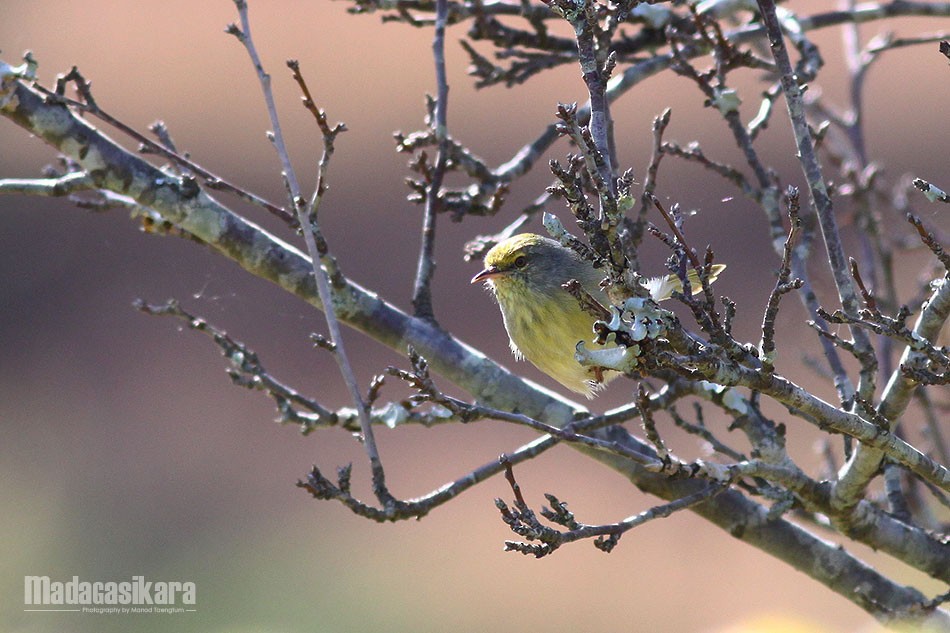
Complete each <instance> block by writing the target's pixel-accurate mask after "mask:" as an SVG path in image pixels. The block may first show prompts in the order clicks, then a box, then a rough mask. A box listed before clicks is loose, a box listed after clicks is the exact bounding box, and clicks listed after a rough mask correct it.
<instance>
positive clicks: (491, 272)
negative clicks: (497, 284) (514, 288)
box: [472, 266, 501, 284]
mask: <svg viewBox="0 0 950 633" xmlns="http://www.w3.org/2000/svg"><path fill="white" fill-rule="evenodd" d="M500 274H501V270H499V269H498V266H489V267H488V268H486V269H485V270H483V271H481V272H480V273H478V274H477V275H475V276H474V277H472V283H473V284H477V283H478V282H480V281H485V280H487V279H491V278H492V277H497V276H498V275H500Z"/></svg>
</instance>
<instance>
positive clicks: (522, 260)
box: [515, 255, 528, 268]
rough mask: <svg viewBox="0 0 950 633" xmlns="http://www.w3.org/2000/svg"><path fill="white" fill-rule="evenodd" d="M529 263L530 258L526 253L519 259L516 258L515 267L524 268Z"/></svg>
mask: <svg viewBox="0 0 950 633" xmlns="http://www.w3.org/2000/svg"><path fill="white" fill-rule="evenodd" d="M527 265H528V258H527V257H525V256H524V255H519V256H518V257H517V259H515V268H524V267H525V266H527Z"/></svg>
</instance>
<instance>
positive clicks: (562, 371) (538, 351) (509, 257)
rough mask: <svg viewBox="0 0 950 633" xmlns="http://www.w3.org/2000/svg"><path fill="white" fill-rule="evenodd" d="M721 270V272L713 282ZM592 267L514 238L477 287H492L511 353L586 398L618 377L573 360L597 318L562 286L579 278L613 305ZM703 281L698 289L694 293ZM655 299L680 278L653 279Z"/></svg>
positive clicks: (489, 261) (495, 255)
mask: <svg viewBox="0 0 950 633" xmlns="http://www.w3.org/2000/svg"><path fill="white" fill-rule="evenodd" d="M721 269H722V267H717V268H716V269H715V271H714V274H713V278H715V275H716V274H718V273H719V271H720V270H721ZM603 278H604V275H603V274H602V273H601V272H598V271H597V270H595V269H594V268H593V267H592V266H591V265H590V263H589V262H587V261H585V260H584V259H582V258H581V257H580V256H579V255H578V254H577V253H575V252H574V251H573V250H571V249H569V248H566V247H564V246H561V245H560V244H559V243H558V242H556V241H554V240H552V239H550V238H547V237H542V236H540V235H535V234H533V233H522V234H520V235H515V236H513V237H510V238H508V239H506V240H504V241H502V242H500V243H499V244H497V245H496V246H495V247H494V248H492V249H491V250H490V251H488V254H487V255H485V268H484V270H482V271H481V272H479V273H478V274H477V275H475V277H474V278H473V279H472V283H476V282H479V281H485V282H487V284H488V286H489V287H490V288H491V290H492V292H493V293H494V295H495V298H496V299H497V301H498V306H499V307H500V308H501V314H502V317H503V319H504V322H505V329H506V330H507V331H508V338H509V339H510V345H511V351H512V352H514V354H515V356H516V357H517V358H519V359H520V358H526V359H528V360H529V361H531V363H533V364H534V365H535V366H536V367H537V368H538V369H540V370H541V371H543V372H544V373H546V374H547V375H549V376H551V377H552V378H554V379H555V380H557V381H558V382H559V383H561V384H562V385H564V386H565V387H567V388H568V389H571V390H572V391H576V392H578V393H583V394H584V395H586V396H587V397H592V396H593V395H594V393H595V392H596V391H597V389H599V388H601V387H602V386H603V385H604V384H605V383H606V382H608V381H609V380H611V379H612V378H614V377H616V375H617V374H615V373H612V372H608V373H607V374H606V375H605V374H604V373H601V372H596V373H595V372H594V370H592V369H591V368H588V367H583V366H582V365H581V364H580V363H578V362H577V360H575V358H574V350H575V347H576V346H577V342H578V341H590V340H591V339H592V338H593V324H594V317H593V316H591V315H590V314H588V313H587V312H585V311H584V310H582V309H581V307H580V305H579V304H578V302H577V299H575V298H574V297H573V296H571V295H570V293H568V292H567V290H565V289H564V288H562V287H561V285H562V284H564V283H566V282H567V281H569V280H571V279H576V280H577V281H579V282H580V283H581V285H582V286H583V287H584V289H585V290H586V291H587V292H589V293H590V294H591V295H592V296H593V297H594V298H596V299H597V300H598V301H600V302H601V303H602V304H603V305H609V301H608V299H607V296H606V295H605V294H604V292H603V291H602V290H601V289H600V281H601V280H602V279H603ZM698 286H699V283H698V280H697V281H696V283H694V284H693V287H694V290H695V289H697V288H698ZM647 287H648V289H649V290H650V292H651V294H652V295H653V297H654V299H656V300H658V301H659V300H662V299H666V298H669V296H670V294H672V292H673V291H674V290H681V289H682V284H680V283H679V280H677V279H676V278H675V277H672V276H669V277H662V278H657V279H654V280H650V283H649V284H648V286H647Z"/></svg>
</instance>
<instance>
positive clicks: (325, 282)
mask: <svg viewBox="0 0 950 633" xmlns="http://www.w3.org/2000/svg"><path fill="white" fill-rule="evenodd" d="M234 4H235V6H236V7H237V9H238V13H239V14H240V17H241V27H240V28H238V27H237V26H236V25H233V24H232V25H231V26H230V27H229V28H228V32H229V33H231V34H233V35H235V36H236V37H237V38H238V40H239V41H240V42H241V43H242V44H243V45H244V47H245V49H247V53H248V55H249V56H250V58H251V62H252V63H253V65H254V68H255V70H256V71H257V77H258V79H259V80H260V84H261V90H262V92H263V95H264V101H265V103H266V105H267V113H268V115H269V116H270V121H271V126H272V127H273V132H272V133H271V139H272V141H273V143H274V147H275V149H276V150H277V155H278V157H279V158H280V161H281V165H282V168H283V176H284V179H285V182H286V184H287V188H288V190H289V194H290V198H291V200H290V201H291V204H292V205H293V207H294V209H295V210H296V212H297V219H298V221H299V222H300V225H301V227H303V228H304V230H303V237H304V242H305V243H306V245H307V253H308V254H309V255H310V261H311V264H312V266H313V274H314V277H315V279H316V282H317V292H318V293H319V295H320V301H321V303H322V304H323V312H324V315H325V317H326V322H327V328H328V329H329V331H330V340H331V341H332V343H333V345H334V346H335V348H336V349H335V352H334V354H333V357H334V359H336V361H337V365H338V366H339V368H340V373H341V374H342V376H343V381H344V382H345V383H346V386H347V389H348V390H349V392H350V397H351V398H352V400H353V403H354V404H355V406H356V409H357V412H358V414H359V418H360V430H361V432H362V435H363V444H364V447H365V449H366V454H367V456H368V458H369V461H370V468H371V471H372V475H373V489H374V492H375V493H376V496H377V498H378V499H379V500H380V502H381V503H382V504H383V506H384V508H383V510H384V512H389V511H392V510H393V508H394V506H395V503H396V502H395V499H394V498H393V497H392V495H391V494H390V493H389V490H388V489H387V487H386V479H385V472H384V470H383V465H382V462H381V461H380V458H379V450H378V449H377V447H376V439H375V436H374V434H373V427H372V422H371V420H370V417H369V410H368V407H367V406H366V403H365V402H364V401H363V396H362V393H361V391H360V387H359V384H358V383H357V381H356V375H355V374H354V372H353V368H352V366H351V365H350V360H349V357H348V356H347V354H346V350H345V349H344V344H343V336H342V332H341V330H340V323H339V321H338V320H337V318H336V311H335V309H334V307H333V295H332V290H331V287H330V279H329V275H328V273H327V271H326V270H324V268H323V267H322V266H321V265H320V263H321V260H322V259H323V256H324V255H326V245H325V243H323V248H322V249H321V248H318V246H317V234H318V232H319V224H318V223H317V218H316V217H315V216H314V215H313V214H312V213H311V212H310V209H308V205H307V204H306V202H305V201H304V198H303V195H302V193H301V189H300V184H299V182H298V181H297V175H296V172H295V171H294V168H293V165H292V164H291V162H290V154H289V153H288V151H287V146H286V144H285V143H284V136H283V133H282V132H281V127H280V120H279V118H278V116H277V106H276V104H275V102H274V95H273V93H272V91H271V87H270V75H269V74H267V72H266V71H265V70H264V67H263V65H262V64H261V60H260V57H259V56H258V54H257V50H256V48H255V46H254V41H253V39H252V38H251V30H250V28H251V25H250V20H249V16H248V7H247V2H246V1H245V0H234ZM321 242H322V240H321Z"/></svg>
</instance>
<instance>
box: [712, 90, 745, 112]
mask: <svg viewBox="0 0 950 633" xmlns="http://www.w3.org/2000/svg"><path fill="white" fill-rule="evenodd" d="M712 104H713V105H714V106H716V109H718V110H719V112H720V113H721V114H729V113H730V112H737V111H738V110H739V106H740V105H741V104H742V99H740V98H739V93H738V92H736V91H735V90H733V89H732V88H727V89H725V90H722V89H719V88H716V90H715V94H714V96H713V98H712Z"/></svg>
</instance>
